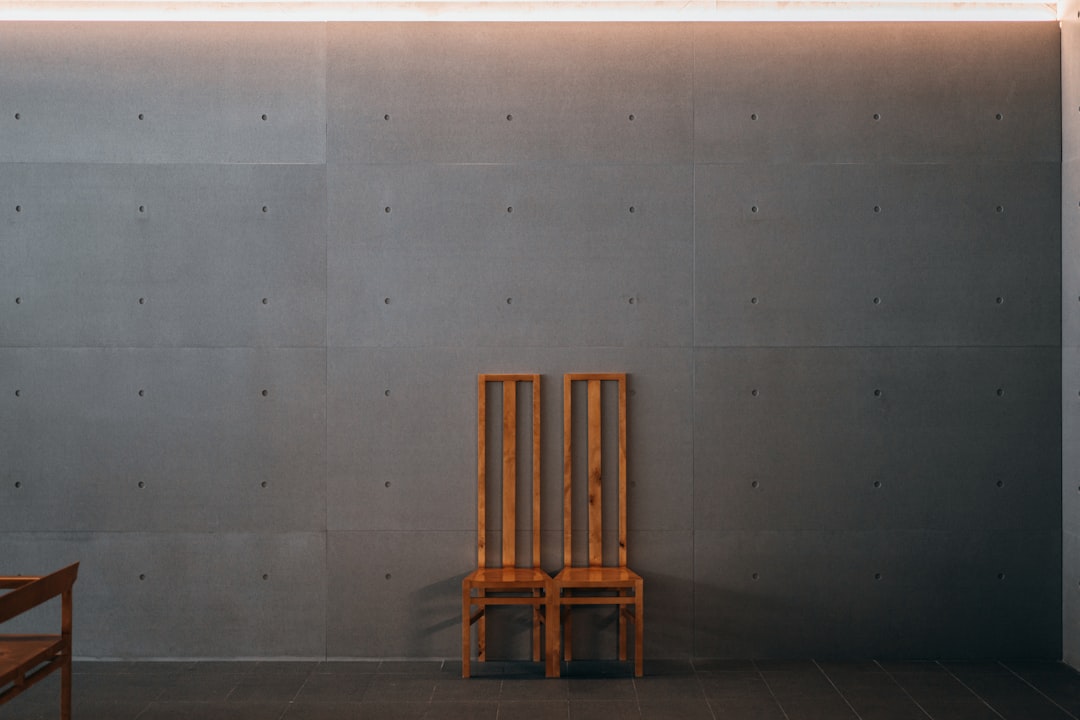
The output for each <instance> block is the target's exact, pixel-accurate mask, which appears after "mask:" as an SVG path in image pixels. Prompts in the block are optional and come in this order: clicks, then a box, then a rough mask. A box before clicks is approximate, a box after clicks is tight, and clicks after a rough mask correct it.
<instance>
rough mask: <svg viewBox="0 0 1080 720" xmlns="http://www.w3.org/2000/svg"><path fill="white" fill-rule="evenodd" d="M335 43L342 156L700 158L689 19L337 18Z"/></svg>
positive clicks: (331, 41)
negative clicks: (694, 131) (694, 151)
mask: <svg viewBox="0 0 1080 720" xmlns="http://www.w3.org/2000/svg"><path fill="white" fill-rule="evenodd" d="M328 46H329V50H328V70H327V87H328V119H329V124H328V128H327V136H328V147H329V153H328V157H329V158H330V160H331V161H332V162H335V161H360V162H394V163H412V162H434V163H439V162H485V163H490V162H498V163H510V162H514V163H521V162H527V163H534V162H569V163H606V162H617V163H635V162H638V163H685V162H687V161H688V160H689V159H690V153H691V101H690V95H691V74H690V73H691V70H692V62H691V34H690V26H688V25H682V24H660V25H657V24H622V23H602V24H592V23H579V24H563V23H538V24H533V23H430V24H429V23H401V24H393V23H370V24H331V25H330V27H329V31H328Z"/></svg>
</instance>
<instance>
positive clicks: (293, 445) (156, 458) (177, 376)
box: [0, 348, 326, 532]
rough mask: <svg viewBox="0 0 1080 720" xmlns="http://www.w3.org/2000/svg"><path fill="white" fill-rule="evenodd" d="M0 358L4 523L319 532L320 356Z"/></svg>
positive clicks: (226, 353)
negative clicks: (4, 452)
mask: <svg viewBox="0 0 1080 720" xmlns="http://www.w3.org/2000/svg"><path fill="white" fill-rule="evenodd" d="M0 359H2V362H0V387H2V388H3V392H2V393H0V445H2V446H3V447H5V448H6V449H7V450H6V454H5V462H4V463H3V467H2V469H0V504H2V505H3V506H4V507H7V508H9V510H10V512H8V513H7V519H6V520H5V521H4V524H3V525H4V527H3V529H4V530H5V531H8V532H11V531H25V532H30V531H39V532H42V531H44V532H47V531H55V532H59V531H95V532H105V531H111V532H139V531H142V532H263V531H266V530H267V529H269V528H273V529H274V530H275V531H278V532H290V531H312V532H314V531H318V530H322V529H324V528H325V526H326V525H325V498H326V496H325V439H324V433H325V407H326V404H325V403H326V398H325V373H326V355H325V351H322V350H286V349H277V350H246V349H229V350H211V349H192V348H189V349H177V350H140V349H124V350H121V349H117V350H108V349H92V348H87V349H18V350H4V351H0ZM264 391H265V392H266V395H263V392H264Z"/></svg>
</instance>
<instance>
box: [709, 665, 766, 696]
mask: <svg viewBox="0 0 1080 720" xmlns="http://www.w3.org/2000/svg"><path fill="white" fill-rule="evenodd" d="M698 678H699V680H700V682H701V689H702V691H703V692H704V693H705V697H707V698H738V697H765V698H770V699H771V698H772V696H773V695H772V693H771V692H770V691H769V686H768V685H766V684H765V680H764V679H763V678H762V677H761V675H760V674H759V673H758V672H756V671H754V672H726V673H707V674H706V673H702V674H701V675H699V676H698Z"/></svg>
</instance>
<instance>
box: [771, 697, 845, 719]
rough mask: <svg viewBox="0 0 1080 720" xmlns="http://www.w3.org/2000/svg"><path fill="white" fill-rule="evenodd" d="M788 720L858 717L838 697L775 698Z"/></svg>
mask: <svg viewBox="0 0 1080 720" xmlns="http://www.w3.org/2000/svg"><path fill="white" fill-rule="evenodd" d="M777 701H778V702H779V703H780V707H781V708H783V710H784V714H785V715H787V717H788V720H856V719H857V718H858V716H857V715H856V714H855V711H854V710H852V709H851V706H850V705H848V704H847V702H845V701H844V699H843V698H842V697H840V696H839V695H836V694H833V695H824V696H813V697H808V696H803V697H796V698H791V699H788V700H785V699H783V698H777Z"/></svg>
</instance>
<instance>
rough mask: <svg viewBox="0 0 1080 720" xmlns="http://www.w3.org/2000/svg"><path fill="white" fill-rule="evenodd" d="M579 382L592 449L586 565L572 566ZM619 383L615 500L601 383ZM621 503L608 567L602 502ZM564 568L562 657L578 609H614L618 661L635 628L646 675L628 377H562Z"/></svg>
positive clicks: (559, 584)
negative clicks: (632, 554) (632, 529)
mask: <svg viewBox="0 0 1080 720" xmlns="http://www.w3.org/2000/svg"><path fill="white" fill-rule="evenodd" d="M575 382H583V383H585V384H586V386H587V393H588V395H587V397H588V407H587V413H586V418H587V425H588V434H587V438H588V446H587V455H586V457H587V460H586V465H587V468H588V476H587V480H588V494H587V497H588V514H587V517H588V564H587V565H585V566H582V567H575V566H574V565H573V552H572V541H573V532H572V523H571V519H572V514H573V513H572V505H573V503H572V498H573V493H572V486H573V482H572V481H573V474H574V473H573V467H574V462H573V461H574V448H573V442H572V440H573V433H572V417H573V407H572V397H571V396H572V393H571V390H572V387H573V384H574V383H575ZM605 382H614V383H617V385H618V417H617V419H616V421H617V424H618V428H617V432H618V438H619V448H618V461H619V468H618V481H617V497H616V498H609V497H606V496H605V495H604V493H603V492H602V485H603V483H602V482H601V480H602V477H603V474H602V472H601V471H602V468H601V457H602V453H601V450H602V448H601V428H602V427H604V424H603V420H604V418H603V416H602V412H601V384H602V383H605ZM605 501H607V502H618V525H619V527H618V562H617V564H616V565H613V566H605V565H604V552H603V541H604V534H603V533H604V529H603V503H604V502H605ZM563 565H564V567H563V569H562V570H561V571H560V572H559V573H558V574H557V575H556V576H555V598H556V600H557V601H558V604H559V608H560V615H561V620H562V627H563V633H564V634H563V653H564V658H565V659H566V660H567V661H570V660H571V659H572V646H571V615H570V610H571V609H572V608H573V606H575V605H615V606H617V607H618V619H619V659H620V660H626V659H627V623H629V622H632V623H633V624H634V675H636V676H637V677H641V675H642V673H643V669H644V668H643V654H644V648H643V638H644V604H643V603H644V582H643V580H642V578H641V576H640V575H638V574H637V573H635V572H634V571H633V570H631V569H630V568H628V567H627V566H626V373H578V374H568V375H566V376H564V377H563Z"/></svg>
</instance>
